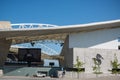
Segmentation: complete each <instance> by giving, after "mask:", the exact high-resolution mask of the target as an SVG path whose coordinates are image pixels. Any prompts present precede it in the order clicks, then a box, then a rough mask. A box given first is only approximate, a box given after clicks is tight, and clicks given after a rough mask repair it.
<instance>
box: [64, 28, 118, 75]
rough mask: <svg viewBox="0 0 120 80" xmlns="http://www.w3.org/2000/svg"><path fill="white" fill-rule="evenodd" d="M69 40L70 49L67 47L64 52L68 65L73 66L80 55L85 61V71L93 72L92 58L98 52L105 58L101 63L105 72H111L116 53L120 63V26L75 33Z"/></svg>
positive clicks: (66, 64)
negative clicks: (111, 62) (119, 48)
mask: <svg viewBox="0 0 120 80" xmlns="http://www.w3.org/2000/svg"><path fill="white" fill-rule="evenodd" d="M67 41H68V42H69V44H68V48H69V49H67V50H68V51H67V53H64V54H65V55H64V56H65V66H66V67H70V68H73V67H74V64H75V63H76V58H77V56H78V57H79V58H80V60H81V61H82V62H84V63H85V65H84V66H83V67H84V68H85V72H86V73H92V72H93V68H92V67H93V66H94V62H93V60H92V58H95V57H96V55H97V54H100V55H101V56H102V57H103V58H104V59H103V60H102V64H101V71H102V72H103V73H109V71H108V70H111V64H110V61H112V60H113V59H114V54H116V55H117V58H118V61H119V63H120V50H118V47H119V46H120V28H113V29H112V28H111V29H101V30H95V31H89V32H80V33H73V34H70V35H69V39H67ZM66 54H67V55H66ZM71 56H72V57H71Z"/></svg>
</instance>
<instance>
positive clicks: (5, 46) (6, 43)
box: [0, 38, 12, 67]
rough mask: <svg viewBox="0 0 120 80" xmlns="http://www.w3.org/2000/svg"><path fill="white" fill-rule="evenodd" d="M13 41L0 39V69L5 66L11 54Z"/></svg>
mask: <svg viewBox="0 0 120 80" xmlns="http://www.w3.org/2000/svg"><path fill="white" fill-rule="evenodd" d="M11 43H12V40H6V38H0V67H3V66H4V61H5V60H6V57H7V54H8V52H9V48H10V45H11Z"/></svg>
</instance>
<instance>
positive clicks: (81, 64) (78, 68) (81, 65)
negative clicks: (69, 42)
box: [74, 56, 84, 78]
mask: <svg viewBox="0 0 120 80" xmlns="http://www.w3.org/2000/svg"><path fill="white" fill-rule="evenodd" d="M83 65H84V63H83V62H82V61H80V60H79V57H78V56H77V58H76V64H75V65H74V66H75V67H76V68H77V77H78V78H79V73H80V72H82V67H83Z"/></svg>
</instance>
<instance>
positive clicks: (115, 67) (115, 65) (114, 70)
mask: <svg viewBox="0 0 120 80" xmlns="http://www.w3.org/2000/svg"><path fill="white" fill-rule="evenodd" d="M111 66H112V73H113V74H117V73H119V71H117V70H118V69H119V66H120V64H119V63H118V59H117V56H116V54H114V60H113V61H111Z"/></svg>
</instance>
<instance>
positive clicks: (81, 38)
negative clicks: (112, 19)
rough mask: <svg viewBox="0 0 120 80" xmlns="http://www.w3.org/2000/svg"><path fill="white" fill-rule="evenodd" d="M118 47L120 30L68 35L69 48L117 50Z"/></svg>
mask: <svg viewBox="0 0 120 80" xmlns="http://www.w3.org/2000/svg"><path fill="white" fill-rule="evenodd" d="M118 45H120V28H115V29H104V30H97V31H91V32H81V33H74V34H71V35H69V48H74V47H79V48H97V49H118Z"/></svg>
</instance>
